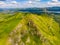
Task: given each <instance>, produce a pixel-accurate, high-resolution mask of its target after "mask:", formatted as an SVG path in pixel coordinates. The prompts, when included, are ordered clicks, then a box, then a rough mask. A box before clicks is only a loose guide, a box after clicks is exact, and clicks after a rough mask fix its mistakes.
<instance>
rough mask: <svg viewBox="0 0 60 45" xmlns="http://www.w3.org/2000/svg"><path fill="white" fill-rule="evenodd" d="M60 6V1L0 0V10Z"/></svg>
mask: <svg viewBox="0 0 60 45" xmlns="http://www.w3.org/2000/svg"><path fill="white" fill-rule="evenodd" d="M49 6H60V0H0V8H28V7H39V8H40V7H49Z"/></svg>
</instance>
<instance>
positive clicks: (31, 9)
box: [0, 6, 60, 13]
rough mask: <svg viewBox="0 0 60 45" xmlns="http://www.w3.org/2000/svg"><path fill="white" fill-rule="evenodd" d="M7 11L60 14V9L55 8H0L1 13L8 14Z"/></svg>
mask: <svg viewBox="0 0 60 45" xmlns="http://www.w3.org/2000/svg"><path fill="white" fill-rule="evenodd" d="M6 11H12V12H16V11H17V12H19V11H20V12H31V13H42V12H48V13H60V7H57V6H54V7H44V8H37V7H33V8H0V12H6Z"/></svg>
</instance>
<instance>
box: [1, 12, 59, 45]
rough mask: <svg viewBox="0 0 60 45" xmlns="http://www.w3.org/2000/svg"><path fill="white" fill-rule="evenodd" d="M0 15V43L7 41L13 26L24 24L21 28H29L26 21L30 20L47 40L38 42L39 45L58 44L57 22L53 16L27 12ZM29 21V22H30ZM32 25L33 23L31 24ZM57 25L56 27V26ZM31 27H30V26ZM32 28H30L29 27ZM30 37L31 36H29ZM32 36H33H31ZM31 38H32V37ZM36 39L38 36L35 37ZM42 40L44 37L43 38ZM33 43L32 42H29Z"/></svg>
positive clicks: (2, 44)
mask: <svg viewBox="0 0 60 45" xmlns="http://www.w3.org/2000/svg"><path fill="white" fill-rule="evenodd" d="M7 15H8V14H6V16H4V15H0V18H1V17H3V18H1V19H0V45H4V44H5V43H6V41H7V38H8V35H9V33H10V32H11V31H12V30H14V28H15V27H16V26H17V25H18V24H19V23H21V24H24V25H23V26H22V28H20V29H22V30H25V29H26V30H29V26H27V23H28V22H30V20H31V21H32V22H33V23H34V25H35V27H36V28H37V30H38V31H39V33H41V34H42V35H43V36H44V37H45V38H46V39H47V40H48V42H47V43H45V42H42V44H41V43H39V41H38V42H37V43H39V45H40V44H41V45H48V44H50V45H60V43H59V42H60V35H59V23H57V22H56V21H55V20H54V19H53V18H51V17H50V16H47V15H40V16H39V15H36V14H30V13H29V14H28V13H15V14H14V15H13V16H10V15H9V16H7ZM32 22H31V23H32ZM31 25H33V24H31ZM56 27H57V28H56ZM30 28H31V27H30ZM30 30H32V29H30ZM30 37H31V36H30ZM44 37H42V38H44ZM32 38H34V37H33V36H32ZM32 40H33V39H32ZM34 40H35V41H36V38H35V39H34ZM37 40H38V38H37ZM43 40H44V39H43ZM31 45H33V44H31Z"/></svg>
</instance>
